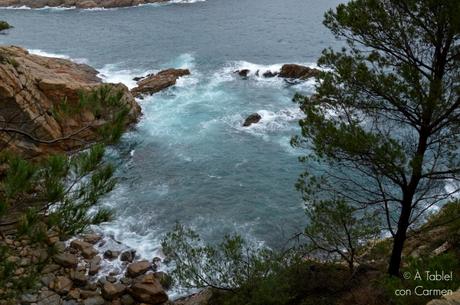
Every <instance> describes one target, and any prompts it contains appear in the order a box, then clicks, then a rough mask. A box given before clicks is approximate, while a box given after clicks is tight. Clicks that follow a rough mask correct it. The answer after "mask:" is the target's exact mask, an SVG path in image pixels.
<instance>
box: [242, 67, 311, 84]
mask: <svg viewBox="0 0 460 305" xmlns="http://www.w3.org/2000/svg"><path fill="white" fill-rule="evenodd" d="M319 72H320V70H318V69H315V68H309V67H306V66H302V65H297V64H285V65H283V66H282V67H281V70H280V71H270V70H267V71H260V70H257V71H256V72H255V76H260V75H262V76H263V77H264V78H272V77H276V76H278V77H281V78H286V79H296V80H305V79H308V78H312V77H316V76H317V75H318V73H319ZM234 73H236V74H238V75H239V76H241V77H242V78H243V79H246V78H248V76H249V74H250V73H251V70H249V69H241V70H236V71H234Z"/></svg>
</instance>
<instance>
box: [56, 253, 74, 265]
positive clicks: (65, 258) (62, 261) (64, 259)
mask: <svg viewBox="0 0 460 305" xmlns="http://www.w3.org/2000/svg"><path fill="white" fill-rule="evenodd" d="M53 258H54V261H55V262H56V264H58V265H60V266H62V267H64V268H76V267H77V265H78V260H77V257H76V256H75V255H73V254H71V253H59V254H57V255H55V256H54V257H53Z"/></svg>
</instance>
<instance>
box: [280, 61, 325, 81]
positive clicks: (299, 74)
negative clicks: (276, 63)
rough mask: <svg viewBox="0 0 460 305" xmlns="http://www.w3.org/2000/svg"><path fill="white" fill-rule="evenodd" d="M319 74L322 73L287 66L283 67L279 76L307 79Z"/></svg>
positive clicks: (299, 66) (290, 65) (315, 70)
mask: <svg viewBox="0 0 460 305" xmlns="http://www.w3.org/2000/svg"><path fill="white" fill-rule="evenodd" d="M319 72H320V71H319V70H317V69H312V68H309V67H305V66H301V65H296V64H287V65H283V66H282V67H281V71H280V73H279V74H278V75H279V76H280V77H283V78H291V79H307V78H311V77H315V76H317V75H318V73H319Z"/></svg>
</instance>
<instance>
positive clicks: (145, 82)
mask: <svg viewBox="0 0 460 305" xmlns="http://www.w3.org/2000/svg"><path fill="white" fill-rule="evenodd" d="M186 75H190V71H189V70H188V69H168V70H164V71H161V72H159V73H157V74H150V75H147V76H146V77H144V78H136V79H138V81H137V87H135V88H134V89H132V90H131V93H132V94H133V95H134V96H135V97H140V96H142V95H145V94H154V93H157V92H159V91H161V90H163V89H166V88H168V87H171V86H173V85H175V84H176V81H177V79H178V78H179V77H182V76H186Z"/></svg>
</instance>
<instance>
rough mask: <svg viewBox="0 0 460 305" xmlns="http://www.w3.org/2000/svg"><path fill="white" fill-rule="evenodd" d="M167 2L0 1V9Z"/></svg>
mask: <svg viewBox="0 0 460 305" xmlns="http://www.w3.org/2000/svg"><path fill="white" fill-rule="evenodd" d="M167 1H168V0H0V7H2V6H3V7H8V6H13V7H21V6H27V7H30V8H43V7H76V8H83V9H88V8H96V7H102V8H115V7H128V6H137V5H141V4H147V3H162V2H167Z"/></svg>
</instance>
